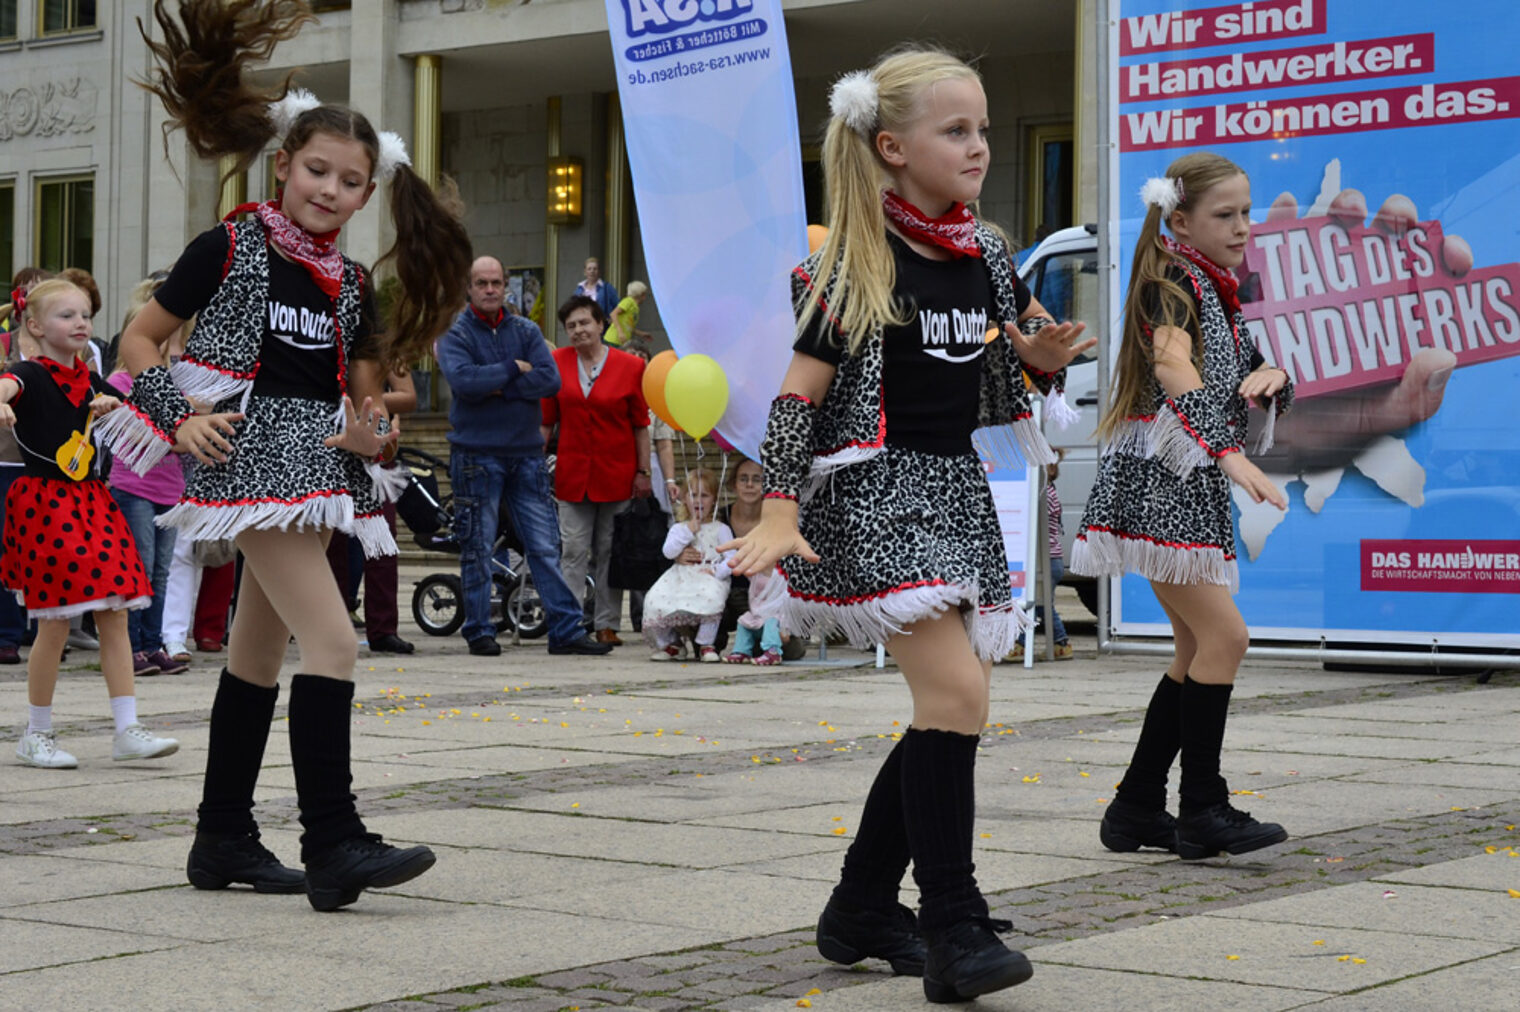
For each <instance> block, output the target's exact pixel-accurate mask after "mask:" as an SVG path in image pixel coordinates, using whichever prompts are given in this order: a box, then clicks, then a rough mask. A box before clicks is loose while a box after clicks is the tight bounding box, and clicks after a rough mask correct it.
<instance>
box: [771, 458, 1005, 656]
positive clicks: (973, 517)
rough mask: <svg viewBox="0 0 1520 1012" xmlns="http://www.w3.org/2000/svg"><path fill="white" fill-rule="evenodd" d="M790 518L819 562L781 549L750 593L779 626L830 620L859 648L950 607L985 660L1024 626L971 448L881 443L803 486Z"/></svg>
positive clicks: (806, 630) (807, 630)
mask: <svg viewBox="0 0 1520 1012" xmlns="http://www.w3.org/2000/svg"><path fill="white" fill-rule="evenodd" d="M799 522H800V525H801V529H802V536H803V537H804V538H806V539H807V542H808V544H809V545H811V546H812V548H813V550H814V551H815V552H817V553H818V555H819V556H820V557H821V559H822V561H820V562H819V563H817V564H816V565H815V564H812V563H808V562H805V561H803V560H802V559H801V558H800V557H798V556H791V557H789V558H786V559H783V560H782V561H781V562H780V563H779V564H778V565H777V567H776V570H777V573H778V574H779V575H780V576H781V577H782V579H779V580H771V581H769V582H768V583H767V585H766V588H765V591H764V592H763V593H762V594H761V595H758V596H756V597H754V598H753V599H752V601H751V606H752V607H753V608H754V610H755V611H756V612H757V613H759V614H762V615H764V616H766V617H775V618H779V619H780V620H781V627H782V628H783V629H784V630H786V631H787V632H789V633H793V634H797V635H804V636H805V635H809V634H811V633H812V632H814V631H815V630H817V629H818V628H820V627H826V628H829V629H837V630H838V631H840V632H842V633H844V634H845V636H847V637H848V638H849V641H850V643H851V644H852V645H853V646H856V647H859V648H862V649H865V648H869V647H871V646H873V645H874V644H877V643H884V642H886V640H887V639H888V638H890V637H891V636H894V635H897V634H898V633H900V632H901V631H902V629H903V627H904V626H907V625H909V624H910V623H913V622H917V621H919V620H920V619H925V618H930V617H933V616H936V615H940V614H943V613H944V612H946V611H948V610H950V609H955V610H957V611H958V612H959V613H960V614H961V616H962V617H963V618H964V620H965V623H966V632H967V635H968V636H969V637H970V639H971V645H972V647H973V649H975V650H976V653H977V655H978V656H979V657H982V658H984V659H988V660H995V659H998V658H1001V657H1003V656H1004V655H1005V654H1007V653H1008V652H1009V651H1010V650H1012V649H1013V646H1014V644H1015V643H1016V642H1017V640H1018V637H1019V634H1020V632H1021V631H1022V630H1023V629H1024V628H1026V627H1027V625H1028V624H1029V618H1028V616H1027V615H1026V614H1025V612H1024V611H1023V609H1022V608H1020V607H1018V606H1017V605H1015V604H1014V602H1013V600H1012V595H1011V593H1010V591H1009V580H1008V561H1007V556H1006V555H1005V554H1004V552H1003V533H1002V530H1001V529H1000V528H999V526H998V520H997V511H996V510H995V508H994V507H993V502H992V490H991V489H990V488H989V487H988V485H987V475H986V472H984V471H983V470H982V464H981V460H980V459H979V458H978V457H977V455H976V454H974V453H965V454H961V455H958V456H953V457H946V456H939V455H936V454H929V453H919V452H916V451H912V450H904V449H901V448H899V447H894V446H890V445H889V446H887V447H886V448H885V449H884V450H883V451H882V452H881V453H878V454H876V455H874V456H872V457H870V458H868V459H866V460H863V461H860V462H858V463H855V464H852V465H850V466H849V467H845V468H841V469H840V470H838V471H836V472H834V473H833V474H832V475H830V476H829V477H828V478H826V479H825V480H824V481H823V482H822V483H821V484H820V485H819V486H818V487H816V488H815V489H814V490H812V493H811V495H805V496H804V497H803V501H802V505H801V512H800V517H799Z"/></svg>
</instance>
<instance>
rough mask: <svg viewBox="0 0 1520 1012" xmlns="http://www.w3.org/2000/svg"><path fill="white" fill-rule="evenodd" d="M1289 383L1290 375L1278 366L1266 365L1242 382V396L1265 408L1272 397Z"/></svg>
mask: <svg viewBox="0 0 1520 1012" xmlns="http://www.w3.org/2000/svg"><path fill="white" fill-rule="evenodd" d="M1287 383H1288V374H1287V373H1286V372H1284V371H1283V370H1281V369H1279V368H1277V367H1276V366H1271V365H1264V366H1262V367H1261V368H1259V369H1253V370H1251V372H1250V373H1248V374H1247V375H1246V378H1245V379H1243V380H1241V381H1240V396H1242V397H1244V398H1245V399H1246V400H1248V401H1255V402H1256V403H1257V404H1258V405H1261V406H1262V407H1265V406H1266V405H1267V404H1269V403H1271V399H1272V397H1273V396H1274V395H1275V394H1276V393H1277V391H1279V390H1281V389H1282V388H1283V387H1284V386H1286V385H1287Z"/></svg>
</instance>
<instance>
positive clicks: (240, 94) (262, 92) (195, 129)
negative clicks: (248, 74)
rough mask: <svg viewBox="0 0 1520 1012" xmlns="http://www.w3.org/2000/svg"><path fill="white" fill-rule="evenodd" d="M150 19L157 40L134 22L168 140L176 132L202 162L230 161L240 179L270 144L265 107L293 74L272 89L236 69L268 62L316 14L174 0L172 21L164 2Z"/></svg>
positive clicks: (239, 2) (264, 3)
mask: <svg viewBox="0 0 1520 1012" xmlns="http://www.w3.org/2000/svg"><path fill="white" fill-rule="evenodd" d="M153 20H155V21H157V22H158V26H159V28H160V30H161V31H162V32H163V36H164V37H163V40H162V41H155V40H154V39H152V38H150V37H149V35H148V30H147V28H146V27H145V26H144V25H143V23H142V19H141V18H138V19H137V30H138V31H139V32H141V33H142V37H143V41H144V42H146V43H147V46H148V50H149V51H150V52H151V53H152V54H153V57H154V59H155V60H156V62H157V66H156V67H155V68H154V70H153V72H152V73H151V74H150V75H149V80H148V81H147V82H140V83H142V86H143V87H144V88H146V89H147V90H148V91H150V92H152V93H153V94H154V95H157V96H158V97H159V99H160V100H162V101H163V103H164V110H165V111H166V112H168V114H169V119H168V122H166V123H165V124H164V150H165V153H167V152H168V145H169V134H170V133H171V132H172V131H174V130H175V129H183V130H184V131H185V138H186V139H187V140H189V142H190V147H191V148H192V149H193V150H194V151H195V153H196V154H198V155H200V156H201V157H202V158H220V157H221V156H222V155H236V156H237V159H238V161H237V167H236V168H235V169H234V170H233V171H234V172H241V171H242V170H243V169H245V168H247V167H248V165H249V164H250V163H252V162H253V160H254V159H255V158H256V157H257V156H258V154H259V152H260V151H262V150H263V149H264V146H265V145H266V144H268V143H269V141H270V140H272V139H273V137H274V125H273V124H272V123H270V121H269V109H268V105H269V103H270V102H277V101H279V100H280V99H281V98H284V97H285V93H286V92H287V91H289V90H290V79H291V78H292V77H293V76H294V71H292V72H291V73H289V74H286V75H285V79H284V80H283V81H281V82H280V84H279V86H278V87H275V88H256V87H253V86H250V85H249V84H248V82H247V81H245V80H244V79H243V66H244V64H247V63H252V62H262V61H265V60H268V59H269V57H270V54H272V53H273V52H274V47H275V46H276V45H278V44H279V43H280V42H282V41H284V40H286V39H289V38H293V37H294V36H295V34H296V33H297V32H298V31H300V29H301V27H302V26H303V25H305V24H306V23H307V22H309V21H315V20H316V15H314V14H312V12H311V8H309V7H308V6H306V4H305V2H304V0H180V3H179V18H178V20H176V19H175V17H174V16H173V15H172V14H170V13H169V11H168V9H167V8H166V6H165V0H153Z"/></svg>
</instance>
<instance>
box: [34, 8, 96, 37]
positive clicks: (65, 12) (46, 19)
mask: <svg viewBox="0 0 1520 1012" xmlns="http://www.w3.org/2000/svg"><path fill="white" fill-rule="evenodd" d="M40 6H41V11H42V34H43V35H52V34H56V33H58V32H77V31H81V30H82V29H86V28H94V27H95V0H42V3H41V5H40Z"/></svg>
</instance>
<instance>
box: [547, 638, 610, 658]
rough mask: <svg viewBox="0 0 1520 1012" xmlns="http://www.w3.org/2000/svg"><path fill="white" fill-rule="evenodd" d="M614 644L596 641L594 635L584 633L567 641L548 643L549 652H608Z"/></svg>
mask: <svg viewBox="0 0 1520 1012" xmlns="http://www.w3.org/2000/svg"><path fill="white" fill-rule="evenodd" d="M614 645H615V644H612V643H598V642H597V641H596V637H594V636H590V635H586V636H582V637H581V638H580V639H578V640H571V641H570V642H568V643H550V644H549V652H550V653H551V654H593V655H595V654H610V653H612V648H613V646H614Z"/></svg>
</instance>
